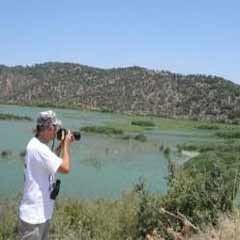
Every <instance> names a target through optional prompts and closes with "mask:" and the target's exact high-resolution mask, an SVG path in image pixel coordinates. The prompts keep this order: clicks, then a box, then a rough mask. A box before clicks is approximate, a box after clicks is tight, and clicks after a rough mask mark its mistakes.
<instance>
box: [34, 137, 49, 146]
mask: <svg viewBox="0 0 240 240" xmlns="http://www.w3.org/2000/svg"><path fill="white" fill-rule="evenodd" d="M37 138H38V140H39V141H40V142H42V143H44V144H48V143H49V140H48V139H46V138H45V137H43V136H38V137H37Z"/></svg>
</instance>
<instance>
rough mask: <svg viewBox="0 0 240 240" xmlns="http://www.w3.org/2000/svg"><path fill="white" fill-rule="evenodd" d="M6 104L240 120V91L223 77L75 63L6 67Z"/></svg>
mask: <svg viewBox="0 0 240 240" xmlns="http://www.w3.org/2000/svg"><path fill="white" fill-rule="evenodd" d="M0 102H1V103H9V104H28V105H29V104H33V105H39V104H42V105H43V104H49V105H56V106H73V107H80V108H84V109H94V110H100V111H114V112H125V113H134V114H141V115H154V116H162V117H170V118H189V119H207V120H217V121H222V122H238V121H239V120H240V86H239V85H237V84H234V83H232V82H230V81H227V80H225V79H223V78H221V77H217V76H206V75H181V74H175V73H171V72H168V71H153V70H148V69H145V68H140V67H128V68H113V69H100V68H93V67H88V66H84V65H80V64H72V63H57V62H56V63H54V62H51V63H44V64H36V65H33V66H26V67H23V66H15V67H7V66H4V65H0Z"/></svg>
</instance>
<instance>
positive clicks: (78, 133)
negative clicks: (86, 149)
mask: <svg viewBox="0 0 240 240" xmlns="http://www.w3.org/2000/svg"><path fill="white" fill-rule="evenodd" d="M72 134H73V136H74V138H75V140H77V141H79V140H80V138H81V133H80V132H73V133H72Z"/></svg>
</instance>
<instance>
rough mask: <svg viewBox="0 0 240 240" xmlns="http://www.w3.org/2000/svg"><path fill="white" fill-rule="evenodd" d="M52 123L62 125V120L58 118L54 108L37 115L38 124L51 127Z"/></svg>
mask: <svg viewBox="0 0 240 240" xmlns="http://www.w3.org/2000/svg"><path fill="white" fill-rule="evenodd" d="M51 125H55V126H61V125H62V122H61V121H60V120H59V119H57V117H56V113H55V112H53V111H52V110H48V111H45V112H40V113H39V114H38V117H37V126H43V127H50V126H51Z"/></svg>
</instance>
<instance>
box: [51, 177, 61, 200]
mask: <svg viewBox="0 0 240 240" xmlns="http://www.w3.org/2000/svg"><path fill="white" fill-rule="evenodd" d="M60 184H61V181H60V180H59V179H57V181H56V182H55V183H54V184H53V190H52V191H51V193H50V198H51V199H52V200H55V199H56V197H57V195H58V193H59V190H60Z"/></svg>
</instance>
